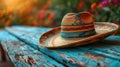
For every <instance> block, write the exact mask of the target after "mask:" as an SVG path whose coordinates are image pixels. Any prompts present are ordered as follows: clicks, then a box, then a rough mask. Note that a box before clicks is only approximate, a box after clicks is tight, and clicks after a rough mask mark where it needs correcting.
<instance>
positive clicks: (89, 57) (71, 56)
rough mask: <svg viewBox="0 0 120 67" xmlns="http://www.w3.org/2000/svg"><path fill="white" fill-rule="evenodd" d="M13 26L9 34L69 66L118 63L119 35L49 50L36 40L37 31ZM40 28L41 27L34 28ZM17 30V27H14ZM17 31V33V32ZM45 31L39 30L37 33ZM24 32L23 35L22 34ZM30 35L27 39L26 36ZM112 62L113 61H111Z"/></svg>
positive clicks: (102, 66) (98, 66)
mask: <svg viewBox="0 0 120 67" xmlns="http://www.w3.org/2000/svg"><path fill="white" fill-rule="evenodd" d="M13 29H15V28H12V29H11V28H8V29H7V31H9V32H11V34H13V35H16V36H17V37H18V38H19V39H21V40H24V42H25V43H28V44H26V45H29V46H31V47H33V48H34V49H37V50H38V51H40V52H43V53H44V54H46V55H48V56H50V57H52V58H54V59H55V60H56V61H59V62H60V63H62V64H64V65H66V66H69V67H78V66H86V67H113V66H118V67H119V63H120V57H119V56H120V53H119V52H120V45H119V44H120V36H110V37H108V38H106V39H105V40H102V41H100V42H96V43H92V44H89V45H86V46H81V47H76V48H68V49H54V50H50V49H47V48H43V47H41V46H40V45H39V44H38V43H37V42H36V41H38V40H39V37H37V36H36V37H34V36H35V35H38V36H41V34H37V33H38V31H34V30H33V32H32V30H31V32H29V34H28V32H26V30H27V29H30V28H23V27H21V30H20V31H21V33H20V31H19V30H18V31H17V32H16V31H14V30H13ZM36 29H39V30H42V28H36ZM15 30H17V29H15ZM18 32H19V33H18ZM42 32H46V31H45V30H44V31H39V33H42ZM22 34H24V35H22ZM26 35H27V36H28V37H32V38H31V39H28V37H27V36H26ZM113 62H114V63H113Z"/></svg>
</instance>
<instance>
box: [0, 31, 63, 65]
mask: <svg viewBox="0 0 120 67" xmlns="http://www.w3.org/2000/svg"><path fill="white" fill-rule="evenodd" d="M0 36H1V37H2V38H3V39H2V40H1V44H2V46H3V48H4V50H5V51H6V52H7V53H8V55H9V57H10V60H11V61H12V63H13V64H14V66H15V67H64V66H63V65H62V64H60V63H58V62H56V61H55V60H54V59H52V58H50V57H48V56H47V55H45V54H43V53H41V52H40V51H38V50H35V49H33V48H32V47H30V46H29V45H26V44H25V43H24V42H22V41H19V40H18V39H17V38H15V37H13V36H11V35H10V34H8V33H7V32H3V31H2V32H1V33H0Z"/></svg>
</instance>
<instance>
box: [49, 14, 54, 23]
mask: <svg viewBox="0 0 120 67" xmlns="http://www.w3.org/2000/svg"><path fill="white" fill-rule="evenodd" d="M54 17H55V14H54V13H51V14H50V15H49V16H48V19H49V21H52V20H53V18H54Z"/></svg>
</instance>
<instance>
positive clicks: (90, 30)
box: [60, 12, 96, 38]
mask: <svg viewBox="0 0 120 67" xmlns="http://www.w3.org/2000/svg"><path fill="white" fill-rule="evenodd" d="M95 33H96V32H95V27H94V18H93V15H92V14H90V13H89V12H81V13H68V14H66V15H65V16H64V17H63V20H62V23H61V33H60V34H61V36H62V37H63V38H80V37H85V36H91V35H94V34H95Z"/></svg>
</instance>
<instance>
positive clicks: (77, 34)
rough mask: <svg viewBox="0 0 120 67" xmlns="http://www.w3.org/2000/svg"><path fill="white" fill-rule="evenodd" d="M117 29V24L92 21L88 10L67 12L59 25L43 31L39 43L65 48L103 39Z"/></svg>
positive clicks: (49, 46)
mask: <svg viewBox="0 0 120 67" xmlns="http://www.w3.org/2000/svg"><path fill="white" fill-rule="evenodd" d="M117 30H118V25H116V24H113V23H105V22H94V17H93V15H92V14H90V13H89V12H80V13H68V14H66V15H65V16H64V17H63V20H62V23H61V26H60V27H57V28H53V29H52V30H50V31H48V32H46V33H44V34H43V35H42V36H41V37H40V40H39V41H40V45H41V46H43V47H47V48H65V47H75V46H80V45H86V44H89V43H93V42H96V41H99V40H101V39H104V38H105V37H107V36H109V35H111V34H113V33H114V32H115V31H117Z"/></svg>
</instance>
